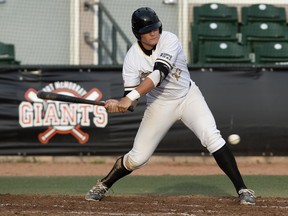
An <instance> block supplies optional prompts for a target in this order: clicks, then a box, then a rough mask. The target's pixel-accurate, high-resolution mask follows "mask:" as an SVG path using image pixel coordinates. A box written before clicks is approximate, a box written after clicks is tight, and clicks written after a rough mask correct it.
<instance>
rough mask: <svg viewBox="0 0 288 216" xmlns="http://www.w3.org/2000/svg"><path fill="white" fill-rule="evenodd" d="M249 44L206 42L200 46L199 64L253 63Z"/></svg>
mask: <svg viewBox="0 0 288 216" xmlns="http://www.w3.org/2000/svg"><path fill="white" fill-rule="evenodd" d="M250 54H251V50H250V47H249V46H246V45H242V44H239V43H237V42H233V41H228V42H227V41H225V42H224V41H213V42H206V43H204V44H202V45H201V46H200V50H199V62H198V63H199V64H207V63H209V64H218V63H221V64H225V63H252V58H251V55H250Z"/></svg>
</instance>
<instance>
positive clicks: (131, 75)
mask: <svg viewBox="0 0 288 216" xmlns="http://www.w3.org/2000/svg"><path fill="white" fill-rule="evenodd" d="M135 62H136V59H135V58H134V57H133V52H132V51H130V52H128V53H127V55H126V57H125V59H124V63H123V69H122V77H123V82H124V91H132V90H133V89H135V88H136V87H137V86H138V85H139V84H140V75H139V72H138V69H137V66H136V63H135Z"/></svg>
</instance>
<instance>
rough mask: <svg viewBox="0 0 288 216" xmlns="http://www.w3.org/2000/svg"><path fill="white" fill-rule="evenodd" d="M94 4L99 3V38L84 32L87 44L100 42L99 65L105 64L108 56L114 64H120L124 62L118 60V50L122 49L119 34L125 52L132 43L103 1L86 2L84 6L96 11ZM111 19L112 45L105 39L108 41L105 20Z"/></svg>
mask: <svg viewBox="0 0 288 216" xmlns="http://www.w3.org/2000/svg"><path fill="white" fill-rule="evenodd" d="M94 5H98V26H99V29H98V38H96V39H92V40H91V37H90V34H89V33H88V32H85V33H84V39H85V42H86V43H87V44H89V45H90V46H92V47H94V43H95V42H97V43H98V64H99V65H104V64H105V62H106V61H105V59H107V57H108V58H109V59H110V60H111V62H112V64H113V65H119V64H122V63H119V62H118V60H117V57H118V56H117V54H118V51H119V50H120V49H121V47H120V44H119V43H118V40H117V36H118V35H119V36H120V37H121V39H122V40H123V41H124V43H125V47H126V50H125V53H126V51H127V50H128V49H129V48H130V47H131V45H132V43H131V42H130V40H129V39H128V37H127V36H126V34H125V33H124V32H123V30H122V29H121V28H120V26H119V25H118V24H117V22H116V21H115V19H114V18H113V16H112V15H111V14H110V13H109V11H108V10H107V8H106V7H105V6H104V5H103V4H102V3H101V2H98V3H93V4H90V3H89V2H84V8H85V10H91V11H93V12H95V11H94ZM104 16H105V17H107V19H104ZM107 20H108V21H109V22H110V23H111V25H112V26H111V41H112V42H111V43H112V44H111V46H109V44H107V42H105V40H104V39H106V41H107V35H105V37H104V32H103V31H104V30H103V29H104V25H105V21H107ZM122 49H123V48H122Z"/></svg>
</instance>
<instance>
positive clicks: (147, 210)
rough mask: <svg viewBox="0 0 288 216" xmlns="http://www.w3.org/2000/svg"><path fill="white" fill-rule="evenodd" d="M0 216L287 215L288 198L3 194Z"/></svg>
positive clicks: (0, 197)
mask: <svg viewBox="0 0 288 216" xmlns="http://www.w3.org/2000/svg"><path fill="white" fill-rule="evenodd" d="M0 200H1V205H0V209H1V212H0V215H5V216H6V215H7V216H8V215H9V216H11V215H21V216H24V215H25V216H26V215H35V216H36V215H37V216H42V215H45V216H46V215H53V216H64V215H65V216H67V215H97V216H102V215H103V216H104V215H105V216H106V215H125V216H126V215H129V216H140V215H141V216H142V215H153V216H161V215H163V216H167V215H181V216H183V215H184V216H188V215H191V216H192V215H196V216H204V215H205V216H207V215H219V216H220V215H221V216H225V215H227V216H231V215H251V216H258V215H259V216H260V215H261V216H263V215H274V216H275V215H279V216H280V215H283V216H284V215H287V213H288V199H283V198H282V199H279V198H269V199H268V198H267V199H266V198H261V197H260V198H258V203H257V205H256V206H240V205H239V204H238V199H237V198H236V197H235V198H231V197H204V196H121V197H120V196H110V197H106V198H104V199H103V200H102V201H100V202H93V201H85V200H84V199H83V197H82V196H44V195H17V196H15V195H9V194H6V195H0Z"/></svg>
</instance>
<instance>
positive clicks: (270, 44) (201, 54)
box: [190, 3, 288, 65]
mask: <svg viewBox="0 0 288 216" xmlns="http://www.w3.org/2000/svg"><path fill="white" fill-rule="evenodd" d="M238 11H239V12H240V13H241V14H238V13H237V9H236V7H233V6H229V5H225V4H217V3H208V4H203V5H200V6H195V7H193V22H192V24H191V37H192V38H191V43H190V49H191V60H190V61H191V63H192V64H196V65H197V64H206V63H213V64H214V63H221V64H225V63H231V62H238V63H241V62H242V63H245V64H247V63H249V64H255V63H262V62H266V63H270V64H276V63H277V64H279V61H285V62H287V59H288V52H284V51H283V50H285V49H286V44H287V43H288V27H287V20H286V11H285V8H284V7H280V6H278V7H276V6H274V5H271V4H251V5H249V6H245V7H244V6H243V7H241V8H240V10H238ZM235 17H236V18H237V19H236V20H235ZM240 18H241V20H240ZM224 44H225V45H224ZM221 45H222V48H221ZM276 45H277V46H276ZM209 46H210V48H209ZM212 46H213V49H214V50H212V48H211V47H212ZM207 47H208V48H207ZM223 47H226V48H225V49H223ZM263 47H267V49H269V52H271V53H269V55H270V57H269V58H268V57H267V59H265V58H263V53H262V50H265V48H263ZM274 47H278V49H276V48H274ZM279 47H281V49H279ZM232 52H233V53H232ZM247 52H249V53H248V54H247ZM211 56H213V58H212V57H211ZM216 56H217V57H216ZM256 56H257V57H256Z"/></svg>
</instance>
